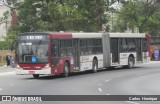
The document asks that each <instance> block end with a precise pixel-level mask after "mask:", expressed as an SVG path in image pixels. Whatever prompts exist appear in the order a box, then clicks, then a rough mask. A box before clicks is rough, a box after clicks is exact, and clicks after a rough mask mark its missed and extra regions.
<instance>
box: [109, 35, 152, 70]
mask: <svg viewBox="0 0 160 104" xmlns="http://www.w3.org/2000/svg"><path fill="white" fill-rule="evenodd" d="M148 39H149V38H148V37H146V35H145V34H143V33H141V34H140V33H110V47H111V54H110V55H111V56H110V57H111V66H124V67H125V68H133V67H134V65H135V64H140V63H146V62H148V61H149V59H150V57H149V52H148V50H149V45H148Z"/></svg>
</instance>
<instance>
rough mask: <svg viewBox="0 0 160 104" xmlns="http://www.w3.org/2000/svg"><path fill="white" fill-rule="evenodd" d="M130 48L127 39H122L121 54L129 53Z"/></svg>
mask: <svg viewBox="0 0 160 104" xmlns="http://www.w3.org/2000/svg"><path fill="white" fill-rule="evenodd" d="M127 51H128V46H127V39H126V38H123V39H121V52H127Z"/></svg>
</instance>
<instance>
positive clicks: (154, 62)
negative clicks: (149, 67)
mask: <svg viewBox="0 0 160 104" xmlns="http://www.w3.org/2000/svg"><path fill="white" fill-rule="evenodd" d="M157 63H159V64H160V61H150V62H148V63H146V64H157Z"/></svg>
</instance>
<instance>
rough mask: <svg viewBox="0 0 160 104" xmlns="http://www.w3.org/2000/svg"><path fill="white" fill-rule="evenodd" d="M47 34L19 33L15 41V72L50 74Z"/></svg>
mask: <svg viewBox="0 0 160 104" xmlns="http://www.w3.org/2000/svg"><path fill="white" fill-rule="evenodd" d="M48 44H49V39H48V35H47V34H42V33H41V34H40V33H39V34H38V33H24V34H20V35H19V36H18V38H17V42H16V49H15V50H16V51H15V52H16V55H15V56H16V62H17V67H16V74H17V75H33V76H34V77H39V75H50V74H51V68H50V63H49V57H48V56H49V53H48V46H49V45H48Z"/></svg>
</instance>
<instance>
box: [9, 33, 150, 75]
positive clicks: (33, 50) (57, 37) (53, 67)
mask: <svg viewBox="0 0 160 104" xmlns="http://www.w3.org/2000/svg"><path fill="white" fill-rule="evenodd" d="M14 42H15V43H16V45H15V46H16V47H15V50H16V51H15V57H16V63H17V67H16V73H17V74H18V75H27V74H28V75H33V76H34V77H35V78H36V77H39V75H55V74H63V75H64V77H67V76H68V75H69V73H72V72H81V71H86V70H92V71H93V72H97V70H99V69H101V68H106V67H116V66H124V67H128V68H133V67H134V65H135V64H137V63H146V62H148V61H149V53H148V49H149V47H148V46H149V36H147V35H146V34H143V33H82V32H81V33H64V32H53V33H52V32H28V33H22V34H20V35H19V36H18V37H17V39H16V40H15V41H14ZM12 48H13V47H12Z"/></svg>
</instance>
